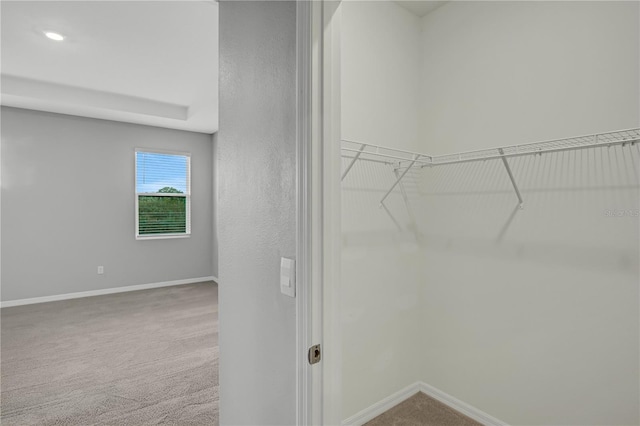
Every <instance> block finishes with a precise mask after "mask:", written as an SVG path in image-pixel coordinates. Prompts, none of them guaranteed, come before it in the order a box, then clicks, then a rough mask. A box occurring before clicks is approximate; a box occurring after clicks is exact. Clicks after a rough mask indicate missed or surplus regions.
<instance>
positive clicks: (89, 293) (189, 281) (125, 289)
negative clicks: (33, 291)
mask: <svg viewBox="0 0 640 426" xmlns="http://www.w3.org/2000/svg"><path fill="white" fill-rule="evenodd" d="M206 281H215V282H216V283H217V282H218V280H217V279H215V277H212V276H209V277H200V278H187V279H184V280H174V281H162V282H158V283H149V284H138V285H129V286H124V287H112V288H104V289H101V290H90V291H79V292H77V293H66V294H56V295H53V296H43V297H33V298H30V299H18V300H7V301H5V302H0V308H10V307H12V306H21V305H32V304H34V303H45V302H55V301H58V300H68V299H79V298H82V297H92V296H102V295H104V294H114V293H126V292H129V291H138V290H149V289H152V288H160V287H170V286H174V285H182V284H194V283H201V282H206Z"/></svg>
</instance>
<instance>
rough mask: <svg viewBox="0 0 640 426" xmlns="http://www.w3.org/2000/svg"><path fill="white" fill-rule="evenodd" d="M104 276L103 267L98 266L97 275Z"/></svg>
mask: <svg viewBox="0 0 640 426" xmlns="http://www.w3.org/2000/svg"><path fill="white" fill-rule="evenodd" d="M102 274H104V266H98V275H102Z"/></svg>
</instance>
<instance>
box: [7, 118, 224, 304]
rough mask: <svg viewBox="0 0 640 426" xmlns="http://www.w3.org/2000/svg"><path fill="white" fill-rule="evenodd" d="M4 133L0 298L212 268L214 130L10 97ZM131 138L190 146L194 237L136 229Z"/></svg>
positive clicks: (207, 272)
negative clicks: (142, 234) (34, 106)
mask: <svg viewBox="0 0 640 426" xmlns="http://www.w3.org/2000/svg"><path fill="white" fill-rule="evenodd" d="M1 135H2V145H1V150H2V152H1V156H2V194H1V196H2V212H1V217H2V224H1V225H2V241H1V243H2V247H1V249H2V277H1V278H2V300H3V301H9V300H16V299H23V298H31V297H40V296H50V295H57V294H64V293H72V292H79V291H90V290H99V289H106V288H112V287H120V286H129V285H136V284H147V283H154V282H162V281H172V280H180V279H188V278H198V277H207V276H211V274H212V270H213V266H214V265H212V263H213V259H214V256H213V254H212V245H213V238H212V233H213V232H212V221H211V217H212V211H211V210H212V197H213V188H212V176H213V173H212V143H211V136H210V135H206V134H200V133H191V132H184V131H177V130H167V129H160V128H155V127H147V126H139V125H135V124H126V123H117V122H112V121H104V120H96V119H89V118H81V117H74V116H68V115H59V114H51V113H45V112H37V111H29V110H22V109H15V108H7V107H2V131H1ZM136 147H144V148H160V149H168V150H181V151H189V152H191V155H192V160H191V161H192V236H191V237H190V238H180V239H167V240H153V241H148V240H147V241H137V240H136V239H135V211H134V209H135V207H134V201H135V197H134V173H135V172H134V149H135V148H136ZM98 265H103V266H104V268H105V273H104V275H98V274H97V266H98Z"/></svg>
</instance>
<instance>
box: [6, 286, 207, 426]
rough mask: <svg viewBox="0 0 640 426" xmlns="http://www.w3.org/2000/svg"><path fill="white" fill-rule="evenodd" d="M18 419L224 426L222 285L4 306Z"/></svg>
mask: <svg viewBox="0 0 640 426" xmlns="http://www.w3.org/2000/svg"><path fill="white" fill-rule="evenodd" d="M1 321H2V323H1V335H0V337H1V344H2V347H1V354H0V355H1V363H0V369H1V382H0V397H1V415H0V421H1V423H2V425H3V426H11V425H22V426H25V425H70V426H72V425H83V426H86V425H120V426H128V425H136V426H140V425H160V424H162V425H217V424H218V287H217V285H216V284H215V283H212V282H207V283H199V284H189V285H181V286H174V287H164V288H158V289H153V290H143V291H135V292H128V293H119V294H111V295H105V296H96V297H87V298H83V299H73V300H65V301H59V302H49V303H41V304H36V305H27V306H17V307H13V308H3V309H2V310H1Z"/></svg>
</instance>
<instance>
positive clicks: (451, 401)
mask: <svg viewBox="0 0 640 426" xmlns="http://www.w3.org/2000/svg"><path fill="white" fill-rule="evenodd" d="M420 391H421V392H424V393H425V394H427V395H429V396H430V397H431V398H433V399H437V400H438V401H440V402H442V403H443V404H445V405H448V406H449V407H451V408H453V409H454V410H456V411H458V412H460V413H462V414H464V415H465V416H467V417H470V418H472V419H473V420H475V421H477V422H478V423H482V424H483V425H485V426H508V425H507V423H505V422H503V421H502V420H499V419H496V418H495V417H493V416H490V415H489V414H487V413H485V412H484V411H482V410H479V409H478V408H476V407H474V406H472V405H469V404H467V403H466V402H463V401H460V400H459V399H458V398H456V397H453V396H451V395H449V394H448V393H446V392H443V391H441V390H440V389H437V388H434V387H433V386H431V385H428V384H426V383H424V382H420Z"/></svg>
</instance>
